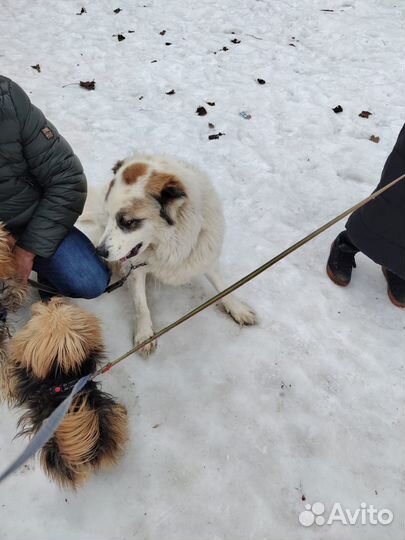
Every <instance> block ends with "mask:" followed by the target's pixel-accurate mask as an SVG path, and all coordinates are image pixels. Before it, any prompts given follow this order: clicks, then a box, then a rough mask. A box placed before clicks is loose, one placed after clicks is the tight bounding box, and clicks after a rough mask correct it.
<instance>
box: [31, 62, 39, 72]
mask: <svg viewBox="0 0 405 540" xmlns="http://www.w3.org/2000/svg"><path fill="white" fill-rule="evenodd" d="M31 67H32V69H35V70H36V71H38V73H41V66H40V65H39V64H35V66H31Z"/></svg>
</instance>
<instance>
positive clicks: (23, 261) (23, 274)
mask: <svg viewBox="0 0 405 540" xmlns="http://www.w3.org/2000/svg"><path fill="white" fill-rule="evenodd" d="M13 251H14V256H15V262H16V266H17V277H18V278H19V279H21V281H22V282H23V283H24V285H26V284H27V281H28V278H29V276H30V274H31V271H32V267H33V265H34V259H35V255H34V254H33V253H31V252H30V251H26V250H25V249H23V248H21V247H19V246H15V247H14V250H13Z"/></svg>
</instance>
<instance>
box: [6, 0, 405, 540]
mask: <svg viewBox="0 0 405 540" xmlns="http://www.w3.org/2000/svg"><path fill="white" fill-rule="evenodd" d="M400 4H401V2H396V1H394V0H329V1H328V2H325V1H321V0H299V1H298V0H296V1H294V0H288V1H287V0H279V1H270V0H256V1H254V0H239V1H237V0H221V1H220V2H219V1H214V0H205V1H196V0H188V1H185V0H183V1H182V0H166V1H165V0H116V1H115V2H113V3H112V2H110V1H108V0H99V1H90V0H89V1H87V2H86V3H84V4H81V3H79V2H74V1H71V0H65V1H63V2H61V1H60V2H57V1H56V0H53V1H50V0H43V1H41V2H30V1H28V0H2V2H1V17H0V66H1V67H0V70H1V72H2V73H3V74H5V75H8V76H10V77H11V78H13V79H15V80H16V81H17V82H19V83H20V84H21V85H22V86H23V87H24V88H25V89H26V91H27V92H29V94H30V96H31V98H32V100H33V101H34V102H35V103H36V104H37V105H38V106H39V107H41V108H42V109H43V110H44V111H45V112H46V114H47V115H48V117H49V118H50V119H51V120H52V121H53V122H54V123H55V124H56V125H57V126H58V128H59V130H60V131H61V132H62V133H63V134H64V135H65V136H66V137H67V139H68V140H69V141H70V143H71V144H72V145H73V147H74V148H75V150H76V152H77V153H78V155H79V156H80V158H81V160H82V162H83V164H84V166H85V170H86V172H87V175H88V179H89V182H90V183H91V184H93V185H95V184H101V183H104V182H106V181H108V180H109V179H110V178H111V172H110V169H111V167H112V165H113V163H114V162H115V161H116V160H117V159H118V158H121V157H124V156H125V155H127V154H128V153H130V152H132V151H133V150H148V151H159V152H162V151H163V152H166V153H170V154H174V155H177V156H180V157H182V158H186V159H189V160H191V161H193V162H195V163H196V164H200V165H201V166H203V167H205V169H206V170H207V171H208V172H209V173H210V174H211V176H212V177H213V180H214V181H215V184H216V186H217V189H218V191H219V193H220V195H221V197H222V199H223V203H224V209H225V214H226V219H227V236H226V244H225V248H224V255H223V261H224V266H225V268H226V275H227V279H228V281H229V282H232V281H234V280H236V279H237V278H239V277H241V276H242V275H243V274H245V273H247V272H248V271H250V270H252V269H253V268H254V267H256V266H258V265H259V264H261V263H263V262H264V261H265V260H267V259H269V258H270V257H272V256H273V255H275V254H277V253H278V252H279V251H281V250H283V249H284V248H285V247H287V246H288V245H289V244H291V243H293V242H294V241H296V240H297V239H299V238H300V237H301V236H303V235H304V234H306V233H308V232H310V231H311V230H313V229H315V228H316V227H317V226H319V225H320V224H322V223H323V222H324V221H326V220H328V219H329V218H331V217H332V216H334V215H335V214H337V213H338V212H340V211H342V210H343V209H345V208H346V207H348V206H350V205H352V204H354V203H355V202H357V200H359V199H361V198H363V197H364V196H366V195H368V194H369V193H370V191H371V190H372V189H373V188H374V186H375V185H376V183H377V181H378V179H379V175H380V171H381V168H382V166H383V163H384V161H385V158H386V156H387V155H388V153H389V151H390V150H391V148H392V145H393V143H394V141H395V139H396V136H397V134H398V131H399V129H400V127H401V125H402V124H403V122H404V119H405V114H404V112H405V111H404V93H403V89H404V82H405V81H404V69H403V51H404V46H405V39H404V27H403V26H404V25H403V15H404V8H403V7H401V6H400ZM82 5H83V6H84V7H85V8H86V10H87V13H83V14H82V15H77V14H76V13H78V12H80V10H81V7H82ZM116 8H121V9H122V11H121V12H119V13H114V12H113V10H114V9H116ZM322 10H333V11H322ZM129 30H131V31H134V32H132V33H128V32H129ZM163 30H165V31H166V32H165V34H164V35H161V33H162V31H163ZM120 33H122V35H123V36H124V37H125V39H124V40H122V41H118V38H117V36H116V35H117V34H120ZM113 35H115V36H113ZM235 39H236V40H240V43H233V42H232V40H235ZM169 44H170V45H169ZM224 47H226V48H227V50H223V48H224ZM35 64H40V67H41V72H40V73H39V72H37V71H36V70H34V69H33V68H31V67H30V66H32V65H35ZM258 78H260V79H263V80H265V84H259V83H258V82H257V79H258ZM93 79H94V80H95V81H96V90H95V91H87V90H85V89H82V88H79V87H78V86H74V85H72V86H66V87H64V86H65V85H68V84H70V83H77V82H78V81H80V80H82V81H89V80H90V81H91V80H93ZM171 90H174V91H175V93H174V94H172V95H167V93H168V92H170V91H171ZM206 102H215V106H210V105H207V104H206ZM337 105H341V106H342V107H343V112H342V113H340V114H335V113H334V112H333V111H332V107H335V106H337ZM198 106H205V107H206V109H207V111H208V114H207V115H206V116H198V115H196V114H195V110H196V108H197V107H198ZM362 110H368V111H371V112H372V113H373V114H372V116H370V118H368V119H365V118H360V117H359V113H360V112H361V111H362ZM243 111H244V112H246V113H249V114H250V115H251V119H245V118H243V117H242V116H240V113H241V112H243ZM209 122H210V123H212V124H214V125H215V128H209V127H208V123H209ZM218 132H221V133H224V134H225V135H224V136H222V137H220V138H219V139H217V140H211V141H209V140H208V135H210V134H213V133H218ZM371 135H375V136H378V137H380V142H379V143H378V144H376V143H373V142H371V141H370V140H369V138H370V136H371ZM341 228H342V227H341V226H337V227H336V228H335V229H333V230H331V231H329V232H328V233H326V234H324V235H322V236H321V237H320V238H318V239H317V240H315V241H313V242H312V243H310V244H309V245H307V246H306V247H305V248H303V249H301V250H300V251H298V252H297V253H295V254H294V255H292V256H290V257H289V258H288V259H287V260H285V261H283V262H282V263H280V264H279V265H278V266H276V267H275V268H274V269H272V270H270V271H269V272H268V273H266V274H265V275H263V276H261V277H260V278H258V279H257V280H256V281H254V282H253V283H251V284H250V285H248V286H247V287H245V288H244V289H243V290H241V291H240V293H239V294H240V296H241V297H243V298H244V299H246V300H248V301H249V302H250V303H251V304H252V305H253V306H254V307H255V308H256V310H257V312H258V315H259V318H260V323H259V325H258V326H257V327H254V328H247V329H244V328H239V327H238V326H236V325H235V324H234V323H233V322H232V321H231V320H230V319H229V318H228V317H227V316H226V315H224V314H223V313H222V312H220V311H219V310H218V309H214V308H212V309H210V310H208V311H206V312H204V313H203V314H202V315H200V316H198V317H196V318H194V319H193V320H191V321H190V322H188V323H187V324H185V325H184V326H182V327H181V328H178V329H177V330H175V331H173V332H172V333H171V334H169V335H168V336H166V337H164V338H162V339H161V340H160V342H159V348H158V350H157V352H156V354H155V355H154V356H153V357H152V358H150V359H149V360H147V361H145V360H143V359H141V358H140V357H133V358H131V359H129V360H127V361H126V362H125V363H123V364H122V365H121V366H119V367H117V368H116V369H115V370H114V371H112V372H111V373H110V374H109V375H107V376H105V377H104V380H103V388H104V389H106V390H108V391H110V392H111V393H112V394H114V395H115V396H116V397H117V398H119V399H120V400H121V401H122V402H124V403H125V404H126V406H127V407H128V410H129V416H130V424H131V440H130V443H129V445H128V449H127V452H126V455H125V457H124V459H123V460H122V462H121V463H120V465H119V466H118V467H117V468H116V469H114V470H113V471H111V472H109V473H105V474H100V475H98V476H96V477H94V478H93V479H92V480H91V481H90V482H89V483H88V484H87V485H86V486H85V487H84V488H83V489H82V490H80V491H78V492H77V493H70V492H63V491H60V490H59V489H58V488H57V487H56V486H54V485H52V484H51V483H50V482H49V481H48V480H47V479H46V478H45V476H44V475H43V474H42V472H41V471H40V469H39V466H38V464H37V463H29V464H28V465H27V466H26V467H24V468H23V469H22V470H21V471H20V472H18V473H17V474H15V475H14V476H13V477H12V478H10V479H8V480H7V483H4V484H3V485H1V486H0V538H1V540H26V539H29V540H48V539H49V540H53V539H54V538H57V539H58V540H73V539H74V540H124V539H125V540H129V539H139V540H157V539H163V538H164V539H165V540H190V539H192V540H214V539H215V540H247V539H251V540H298V539H299V540H301V539H303V540H306V539H309V540H312V539H317V540H318V539H319V540H324V539H327V540H329V539H333V540H335V539H336V540H337V539H339V540H345V539H354V538H355V539H356V540H363V539H364V540H365V539H367V540H374V539H381V538H384V539H386V540H402V539H403V538H404V536H405V525H404V521H403V519H404V517H403V509H404V504H405V473H404V467H405V457H404V456H405V454H404V448H403V447H404V444H405V434H404V395H405V383H404V380H405V373H404V363H405V358H404V345H405V339H404V328H405V318H404V317H405V313H403V312H402V311H401V310H399V309H397V308H395V307H393V306H392V305H391V304H390V303H389V301H388V299H387V296H386V292H385V282H384V279H383V277H382V274H381V270H380V269H379V268H378V267H377V266H376V265H374V264H373V263H372V262H371V261H369V260H367V259H366V258H365V257H364V256H359V257H358V268H357V270H356V271H355V275H354V279H353V282H352V285H351V286H350V287H348V288H347V289H343V290H342V289H340V288H338V287H336V286H334V285H333V284H332V283H331V282H330V281H329V280H328V278H327V277H326V275H325V271H324V267H325V262H326V257H327V254H328V250H329V246H330V243H331V241H332V239H333V237H334V235H335V234H337V233H338V232H339V230H340V229H341ZM149 292H150V295H149V296H150V305H151V309H152V314H153V316H154V322H155V328H160V327H162V326H163V325H165V324H166V323H169V322H171V321H172V320H174V319H175V318H177V317H178V316H180V315H181V314H183V313H184V312H185V311H187V310H189V309H191V308H192V307H194V306H196V305H197V304H199V303H200V302H201V301H202V300H203V299H206V298H207V297H208V296H209V295H210V294H211V293H212V290H211V288H210V286H209V285H208V284H207V283H206V282H204V281H203V280H201V281H198V282H196V283H193V284H189V285H186V286H184V287H181V288H177V289H175V288H170V287H166V286H161V285H153V284H151V288H150V291H149ZM80 304H81V305H83V306H85V307H86V308H87V309H89V310H91V311H92V312H94V313H96V314H97V315H98V316H99V317H100V318H101V319H102V321H103V325H104V329H105V339H106V343H107V347H108V351H109V353H110V355H111V358H114V357H116V356H117V355H119V354H120V353H122V352H124V351H126V350H127V349H129V348H130V347H131V344H132V342H131V339H132V337H131V336H132V329H133V322H132V307H131V302H130V299H129V298H128V295H127V293H126V292H125V291H124V290H121V291H120V292H117V293H115V295H114V296H105V297H102V298H100V299H97V300H95V301H87V302H80ZM21 318H22V316H21ZM16 417H17V415H16V414H15V413H14V412H10V411H8V410H7V407H6V406H4V405H3V406H2V408H1V412H0V461H1V464H2V468H3V466H4V465H5V464H7V463H8V462H9V461H11V460H12V458H13V457H14V456H15V455H16V454H17V453H18V452H19V451H20V450H21V449H22V448H23V446H24V445H25V442H24V441H22V440H20V439H18V440H15V441H13V440H12V439H13V436H14V434H15V430H16V427H15V423H16ZM304 499H305V500H304ZM314 502H322V503H323V504H324V505H325V506H326V512H325V514H324V515H325V516H326V515H327V513H328V512H329V511H330V509H331V508H332V506H333V504H334V503H337V502H339V503H341V505H342V506H343V507H345V508H349V509H351V510H352V511H355V510H356V509H357V508H360V504H361V503H362V502H365V503H367V504H373V505H374V506H375V507H377V508H378V509H381V508H388V509H390V510H391V511H392V512H393V513H394V521H393V522H392V524H391V525H387V526H383V525H370V524H368V525H361V524H359V523H358V524H357V525H356V526H343V525H342V524H340V523H334V524H332V525H323V526H317V525H313V526H311V527H307V528H305V527H303V526H302V525H300V523H299V521H298V516H299V514H300V513H301V512H302V511H303V510H304V505H305V504H306V503H314Z"/></svg>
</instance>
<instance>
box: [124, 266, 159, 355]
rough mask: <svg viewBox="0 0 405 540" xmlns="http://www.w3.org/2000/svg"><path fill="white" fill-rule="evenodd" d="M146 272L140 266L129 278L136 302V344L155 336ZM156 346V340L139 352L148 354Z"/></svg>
mask: <svg viewBox="0 0 405 540" xmlns="http://www.w3.org/2000/svg"><path fill="white" fill-rule="evenodd" d="M146 274H147V272H146V271H145V270H142V269H141V268H139V269H137V270H135V271H134V272H133V273H132V274H131V275H130V277H129V278H128V281H129V286H130V287H131V292H132V297H133V300H134V304H135V317H136V322H135V325H136V326H135V332H134V343H135V345H138V344H139V343H142V341H145V340H146V339H148V338H150V337H152V336H153V327H152V320H151V316H150V311H149V307H148V303H147V300H146ZM156 346H157V343H156V341H153V342H152V343H149V345H145V347H142V349H140V350H139V351H138V352H139V353H140V354H142V355H144V356H148V355H149V354H151V353H152V352H153V351H154V350H155V349H156Z"/></svg>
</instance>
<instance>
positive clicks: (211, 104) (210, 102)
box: [207, 101, 215, 107]
mask: <svg viewBox="0 0 405 540" xmlns="http://www.w3.org/2000/svg"><path fill="white" fill-rule="evenodd" d="M207 105H209V106H210V107H215V101H207Z"/></svg>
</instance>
